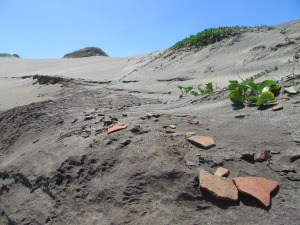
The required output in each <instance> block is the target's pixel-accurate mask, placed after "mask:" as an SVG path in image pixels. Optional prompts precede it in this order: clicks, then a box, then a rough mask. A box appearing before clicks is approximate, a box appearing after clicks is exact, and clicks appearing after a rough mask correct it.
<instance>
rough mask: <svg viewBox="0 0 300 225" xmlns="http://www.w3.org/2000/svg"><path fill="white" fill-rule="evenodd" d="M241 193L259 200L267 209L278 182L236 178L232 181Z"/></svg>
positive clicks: (255, 178) (254, 178)
mask: <svg viewBox="0 0 300 225" xmlns="http://www.w3.org/2000/svg"><path fill="white" fill-rule="evenodd" d="M232 180H233V182H234V183H235V185H236V187H237V189H238V191H239V192H241V193H244V194H247V195H250V196H252V197H254V198H256V199H258V200H259V201H260V202H261V203H262V204H263V205H264V206H265V207H268V206H269V205H270V203H271V192H272V191H274V190H275V189H276V188H277V187H278V182H277V181H273V180H268V179H265V178H263V177H235V178H233V179H232Z"/></svg>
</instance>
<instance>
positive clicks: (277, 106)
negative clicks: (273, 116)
mask: <svg viewBox="0 0 300 225" xmlns="http://www.w3.org/2000/svg"><path fill="white" fill-rule="evenodd" d="M281 109H283V106H282V105H276V106H274V107H272V110H273V111H278V110H281Z"/></svg>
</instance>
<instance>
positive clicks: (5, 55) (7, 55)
mask: <svg viewBox="0 0 300 225" xmlns="http://www.w3.org/2000/svg"><path fill="white" fill-rule="evenodd" d="M0 57H15V58H20V56H19V55H18V54H13V55H11V54H8V53H0Z"/></svg>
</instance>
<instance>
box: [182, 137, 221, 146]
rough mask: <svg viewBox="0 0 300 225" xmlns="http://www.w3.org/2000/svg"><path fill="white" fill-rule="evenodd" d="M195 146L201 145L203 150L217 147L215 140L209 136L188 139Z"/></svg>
mask: <svg viewBox="0 0 300 225" xmlns="http://www.w3.org/2000/svg"><path fill="white" fill-rule="evenodd" d="M187 140H188V141H190V142H191V143H193V144H196V145H199V146H200V147H201V148H204V149H209V148H212V147H215V146H216V143H215V141H214V139H212V138H211V137H208V136H191V137H189V138H187Z"/></svg>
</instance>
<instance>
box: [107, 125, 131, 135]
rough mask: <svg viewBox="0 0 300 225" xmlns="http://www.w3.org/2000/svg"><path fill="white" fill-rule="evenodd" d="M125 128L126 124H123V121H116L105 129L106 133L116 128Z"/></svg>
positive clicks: (116, 129)
mask: <svg viewBox="0 0 300 225" xmlns="http://www.w3.org/2000/svg"><path fill="white" fill-rule="evenodd" d="M125 128H127V126H126V125H124V124H123V123H116V124H114V125H111V126H109V128H108V129H107V133H108V134H110V133H112V132H115V131H118V130H122V129H125Z"/></svg>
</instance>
